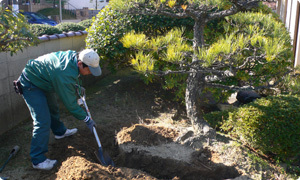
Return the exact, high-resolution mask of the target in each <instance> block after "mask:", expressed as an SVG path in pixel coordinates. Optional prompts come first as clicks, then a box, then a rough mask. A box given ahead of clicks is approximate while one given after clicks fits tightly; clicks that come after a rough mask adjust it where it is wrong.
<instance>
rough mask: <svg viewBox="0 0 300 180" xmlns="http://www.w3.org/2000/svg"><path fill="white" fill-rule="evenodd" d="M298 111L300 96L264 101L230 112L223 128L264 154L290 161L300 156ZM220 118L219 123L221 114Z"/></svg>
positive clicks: (259, 100)
mask: <svg viewBox="0 0 300 180" xmlns="http://www.w3.org/2000/svg"><path fill="white" fill-rule="evenodd" d="M299 109H300V97H298V96H292V95H280V96H269V97H266V98H261V99H258V100H256V101H254V102H252V103H249V104H247V105H245V106H243V107H240V108H238V109H237V110H235V111H232V112H228V116H227V115H226V117H228V119H226V120H224V121H223V125H222V126H221V129H222V130H224V131H227V132H228V131H230V134H231V135H232V136H235V137H238V138H240V140H242V141H243V142H245V143H247V144H248V145H250V146H251V147H253V148H257V149H259V150H261V151H262V152H263V153H265V154H269V155H275V156H276V157H277V158H279V159H281V160H283V161H287V160H288V159H289V158H290V157H294V156H297V155H299V153H300V135H299V132H300V111H299ZM224 117H225V116H224ZM217 118H218V119H219V121H220V115H218V116H217Z"/></svg>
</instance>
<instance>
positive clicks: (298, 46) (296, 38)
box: [276, 0, 300, 66]
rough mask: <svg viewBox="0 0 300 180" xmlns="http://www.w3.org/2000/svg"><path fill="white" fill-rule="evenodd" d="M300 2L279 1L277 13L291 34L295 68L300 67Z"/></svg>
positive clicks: (296, 0)
mask: <svg viewBox="0 0 300 180" xmlns="http://www.w3.org/2000/svg"><path fill="white" fill-rule="evenodd" d="M299 10H300V0H278V1H277V3H276V13H277V14H278V15H279V17H280V19H281V20H282V22H283V23H284V24H285V27H286V28H287V30H288V31H289V33H290V36H291V39H292V45H293V51H294V56H295V62H294V66H297V65H300V28H299V25H300V23H299Z"/></svg>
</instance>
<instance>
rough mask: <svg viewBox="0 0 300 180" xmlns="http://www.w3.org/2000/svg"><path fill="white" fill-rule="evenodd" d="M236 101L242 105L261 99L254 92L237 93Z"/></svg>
mask: <svg viewBox="0 0 300 180" xmlns="http://www.w3.org/2000/svg"><path fill="white" fill-rule="evenodd" d="M236 98H237V100H238V101H239V102H240V103H242V104H247V103H250V102H252V101H254V100H255V99H258V98H261V96H260V95H259V94H258V93H256V92H255V91H239V92H238V93H237V95H236Z"/></svg>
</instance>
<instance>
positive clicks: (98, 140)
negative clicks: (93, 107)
mask: <svg viewBox="0 0 300 180" xmlns="http://www.w3.org/2000/svg"><path fill="white" fill-rule="evenodd" d="M93 132H94V136H95V138H96V141H97V144H98V147H99V148H102V145H101V142H100V139H99V136H98V134H97V131H96V128H95V126H94V127H93Z"/></svg>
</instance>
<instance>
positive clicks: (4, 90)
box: [0, 31, 87, 134]
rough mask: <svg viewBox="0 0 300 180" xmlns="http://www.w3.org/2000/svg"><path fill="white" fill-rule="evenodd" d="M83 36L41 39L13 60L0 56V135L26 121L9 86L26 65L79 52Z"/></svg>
mask: <svg viewBox="0 0 300 180" xmlns="http://www.w3.org/2000/svg"><path fill="white" fill-rule="evenodd" d="M86 35H87V32H86V31H80V32H68V33H64V34H59V35H50V36H48V35H45V36H41V37H39V39H40V40H41V43H39V44H38V46H31V47H28V48H25V49H23V52H21V51H20V52H18V53H17V54H14V55H13V56H11V55H10V52H7V53H6V52H1V53H0V107H1V109H0V134H3V133H4V132H6V131H7V130H9V129H11V128H13V127H14V126H16V125H17V124H19V123H20V122H22V121H24V120H26V119H28V118H29V117H30V114H29V111H28V109H27V106H26V104H25V102H24V100H23V98H22V96H19V95H18V94H16V93H15V91H14V88H13V85H12V82H13V80H15V79H17V78H18V77H19V76H20V74H21V72H22V70H23V68H24V66H25V64H26V63H27V61H28V60H29V59H35V58H37V57H39V56H41V55H44V54H47V53H50V52H55V51H63V50H75V51H80V50H82V49H84V48H85V38H86Z"/></svg>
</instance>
